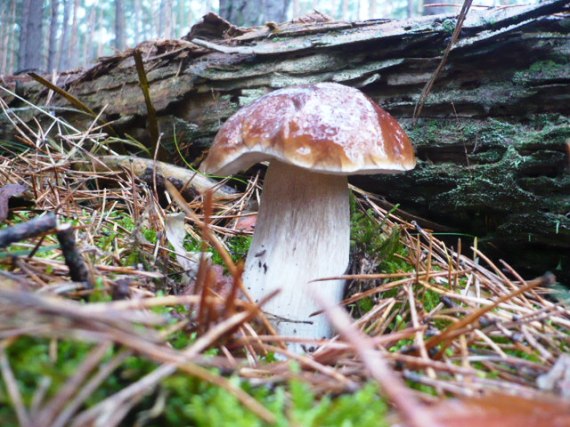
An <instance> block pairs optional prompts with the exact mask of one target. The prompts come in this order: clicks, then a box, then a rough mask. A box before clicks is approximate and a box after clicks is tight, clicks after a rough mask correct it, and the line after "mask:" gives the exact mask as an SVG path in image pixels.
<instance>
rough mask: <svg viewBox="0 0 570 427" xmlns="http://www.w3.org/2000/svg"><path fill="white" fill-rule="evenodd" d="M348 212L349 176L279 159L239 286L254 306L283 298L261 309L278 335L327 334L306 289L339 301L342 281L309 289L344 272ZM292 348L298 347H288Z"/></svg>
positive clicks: (328, 328) (269, 176)
mask: <svg viewBox="0 0 570 427" xmlns="http://www.w3.org/2000/svg"><path fill="white" fill-rule="evenodd" d="M349 250H350V209H349V200H348V185H347V178H346V176H342V175H326V174H321V173H314V172H310V171H308V170H306V169H301V168H299V167H296V166H291V165H287V164H284V163H281V162H279V161H277V160H273V161H271V163H270V166H269V169H268V171H267V174H266V177H265V182H264V187H263V196H262V201H261V208H260V211H259V215H258V218H257V223H256V226H255V234H254V237H253V242H252V245H251V248H250V251H249V254H248V256H247V260H246V265H245V272H244V283H245V285H246V286H247V288H248V290H249V292H250V293H251V295H252V297H253V298H254V299H255V300H259V299H260V298H261V297H263V296H265V295H267V294H269V293H270V292H272V291H273V290H275V289H279V290H280V293H279V294H278V295H277V296H275V297H274V298H273V299H272V300H270V301H269V302H268V303H267V304H266V305H265V306H264V311H265V312H266V313H268V314H270V315H272V317H273V320H274V322H273V323H274V325H275V326H276V328H277V331H278V333H279V334H280V335H283V336H287V337H300V338H309V339H321V338H328V337H330V336H331V334H332V328H331V325H330V323H329V322H328V320H327V319H326V317H325V315H324V314H319V315H316V316H311V314H313V313H315V312H316V311H318V310H319V309H320V307H319V306H318V305H317V304H316V302H315V301H314V300H313V298H312V296H311V295H312V293H311V291H310V290H309V289H308V288H309V287H312V288H313V290H312V291H313V292H318V293H319V295H320V296H321V297H323V298H325V299H327V300H328V301H330V302H333V303H335V304H336V303H338V302H339V301H341V299H342V294H343V290H344V281H343V280H327V281H322V282H314V283H310V282H311V281H312V280H314V279H318V278H322V277H328V276H339V275H342V274H344V273H345V271H346V269H347V266H348V258H349ZM290 348H291V349H292V350H295V351H299V350H301V349H302V348H303V347H302V346H300V345H295V344H293V345H292V346H290Z"/></svg>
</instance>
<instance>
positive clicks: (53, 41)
mask: <svg viewBox="0 0 570 427" xmlns="http://www.w3.org/2000/svg"><path fill="white" fill-rule="evenodd" d="M58 9H59V0H51V16H50V22H49V42H48V44H49V46H48V65H47V70H48V72H50V73H51V72H52V71H54V70H55V69H56V61H57V57H56V56H57V27H58V25H57V17H58Z"/></svg>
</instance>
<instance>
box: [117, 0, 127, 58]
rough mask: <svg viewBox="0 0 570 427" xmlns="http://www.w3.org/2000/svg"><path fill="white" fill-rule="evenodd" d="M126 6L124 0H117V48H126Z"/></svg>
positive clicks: (120, 49)
mask: <svg viewBox="0 0 570 427" xmlns="http://www.w3.org/2000/svg"><path fill="white" fill-rule="evenodd" d="M125 46H126V42H125V6H124V5H123V0H115V49H117V51H119V52H121V51H123V50H125Z"/></svg>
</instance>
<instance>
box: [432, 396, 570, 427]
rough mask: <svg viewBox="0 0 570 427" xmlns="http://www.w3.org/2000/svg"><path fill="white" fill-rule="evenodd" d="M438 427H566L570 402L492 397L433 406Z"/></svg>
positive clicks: (569, 419) (453, 401)
mask: <svg viewBox="0 0 570 427" xmlns="http://www.w3.org/2000/svg"><path fill="white" fill-rule="evenodd" d="M432 411H433V415H434V418H435V419H436V420H437V421H438V422H439V426H440V427H568V426H570V402H569V401H565V400H561V399H554V398H533V399H529V398H525V397H521V396H511V395H507V394H492V395H489V396H485V397H481V398H470V399H461V400H446V401H443V402H441V403H439V404H437V405H436V406H434V407H432Z"/></svg>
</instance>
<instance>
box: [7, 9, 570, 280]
mask: <svg viewBox="0 0 570 427" xmlns="http://www.w3.org/2000/svg"><path fill="white" fill-rule="evenodd" d="M569 8H570V7H569V6H568V2H567V1H562V0H560V1H555V2H551V3H544V4H539V5H534V6H530V7H510V8H506V9H505V8H503V9H499V10H489V11H482V12H480V11H471V12H470V13H469V15H468V17H467V20H466V22H465V25H464V27H463V30H462V37H461V38H460V40H459V42H458V43H457V44H456V46H455V47H454V48H453V49H452V50H451V52H450V55H449V58H448V61H447V64H446V66H445V67H444V68H443V70H442V73H441V75H440V76H439V78H438V80H437V82H436V84H435V86H434V88H433V90H432V92H431V94H430V95H429V97H428V98H427V102H426V104H425V107H424V109H423V113H422V118H421V119H420V120H418V121H417V123H416V124H415V125H414V124H413V120H412V115H413V111H414V107H415V105H416V102H417V101H418V100H419V97H420V94H421V92H422V88H423V87H424V85H425V84H426V82H427V81H428V79H429V78H430V77H431V75H432V73H433V70H434V69H435V68H436V66H437V64H438V63H439V61H440V60H441V52H442V51H443V49H444V48H445V46H446V45H447V43H448V42H449V36H450V32H451V31H452V30H453V25H450V24H453V23H454V22H455V19H456V18H455V16H448V17H446V18H445V19H442V18H441V17H437V18H430V17H422V18H419V19H417V20H416V21H414V22H413V24H410V22H409V21H404V22H397V21H385V20H378V19H376V20H372V21H368V22H364V23H352V24H351V23H342V22H322V21H321V22H305V23H291V24H280V25H277V26H275V27H271V28H270V27H267V26H264V27H260V28H257V29H254V30H252V31H248V32H244V31H242V30H240V29H237V28H235V27H232V26H230V25H229V24H227V23H223V22H221V20H218V21H216V20H215V19H214V18H211V19H210V20H208V21H207V22H206V20H205V21H204V23H202V24H201V25H200V26H198V27H196V28H194V29H193V31H192V32H191V33H190V35H189V36H188V37H189V38H190V39H191V40H192V42H189V41H186V40H183V41H171V42H164V41H162V42H157V43H155V44H152V43H147V44H145V45H141V46H140V47H141V49H145V54H144V55H143V57H144V58H147V59H146V64H145V68H146V69H147V70H150V71H149V72H148V78H149V82H150V85H151V86H150V94H151V98H152V101H153V104H154V107H155V109H156V111H157V115H158V118H159V124H160V127H161V132H163V134H164V136H163V138H162V143H163V144H164V145H165V146H167V147H168V146H169V141H172V139H173V136H174V135H176V138H177V142H178V143H179V144H180V145H181V146H182V148H183V149H184V150H185V153H186V157H187V158H196V157H197V156H199V155H200V154H201V152H202V150H203V149H205V148H206V147H207V146H208V144H209V143H210V142H211V140H212V138H213V136H214V135H215V133H216V131H217V130H218V128H219V126H220V124H221V123H223V121H224V120H225V119H226V118H227V117H228V116H230V115H231V114H232V113H233V112H234V111H235V110H236V109H237V108H239V106H240V105H244V104H247V103H249V102H251V101H252V100H253V99H255V98H257V97H259V96H260V95H262V94H264V93H266V92H267V91H268V90H272V89H276V88H280V87H285V86H289V85H295V84H302V83H309V82H319V81H336V82H339V83H344V84H347V85H350V86H354V87H358V88H360V89H361V90H363V91H364V92H365V93H366V94H367V95H369V96H370V97H371V98H373V99H374V100H376V101H377V102H379V103H380V104H381V105H382V106H383V107H384V108H386V109H387V110H388V111H389V112H391V113H392V114H393V115H394V116H395V117H397V118H398V119H399V120H400V122H401V123H402V124H403V126H404V127H405V128H406V129H407V130H408V131H409V133H410V135H411V137H412V140H413V141H414V143H415V145H416V149H417V155H418V158H419V162H418V166H417V168H416V169H415V170H414V171H412V172H410V173H406V174H402V175H394V176H381V175H379V176H374V177H359V178H354V179H353V182H354V183H357V184H359V185H361V186H364V187H365V188H366V189H368V190H370V191H372V192H375V193H377V194H380V195H383V196H385V197H386V198H387V199H388V200H389V201H390V202H393V203H399V204H400V208H401V209H403V210H404V211H409V212H410V213H412V214H414V215H416V216H418V217H420V218H424V219H429V220H431V221H435V222H439V223H440V224H445V227H440V228H437V229H438V230H440V231H447V232H449V231H450V230H449V229H451V231H452V232H461V233H469V234H471V235H476V236H478V237H479V242H480V243H479V244H480V245H483V244H488V246H487V247H486V248H487V249H488V248H496V249H497V250H498V251H500V253H499V255H500V256H502V257H505V258H506V259H507V260H508V261H509V262H511V263H512V264H514V265H515V266H516V267H518V268H521V267H525V268H528V269H529V271H531V273H533V274H538V273H542V272H544V271H545V270H547V269H550V270H553V272H554V273H555V274H557V275H558V276H559V278H562V279H563V280H565V281H566V282H568V283H570V218H569V216H568V212H570V171H569V161H568V141H570V67H568V57H569V54H570V36H569V33H570V14H568V10H569ZM205 27H208V28H207V30H208V31H206V30H205ZM216 28H217V31H216ZM198 35H199V36H198ZM207 37H209V39H207V40H205V38H207ZM65 79H66V82H67V83H66V85H65V88H66V90H68V91H69V92H70V93H72V94H74V95H75V96H76V97H78V98H79V99H81V100H82V101H83V102H84V103H86V104H87V105H89V106H90V107H91V108H92V109H93V110H95V111H101V110H102V109H103V108H105V115H104V118H105V119H106V120H112V119H114V120H116V119H117V118H120V121H118V122H117V124H116V130H118V131H119V132H126V133H128V134H129V135H131V136H134V137H136V138H138V139H139V140H141V141H145V140H148V134H147V133H146V130H145V127H144V123H145V120H142V119H141V118H144V117H145V115H146V107H145V103H144V100H143V98H142V93H141V90H140V87H139V85H138V78H137V73H136V70H135V69H134V67H133V65H132V57H131V56H130V54H129V52H128V51H127V52H125V53H124V55H123V56H118V57H115V58H111V59H107V60H104V61H103V62H101V63H100V64H99V65H98V66H96V67H94V68H92V69H90V70H89V71H87V72H85V73H84V74H79V75H76V76H74V77H72V76H69V75H68V76H65ZM19 82H20V83H19V88H20V93H23V94H25V95H26V96H27V97H28V98H29V99H30V100H31V101H33V102H35V103H37V104H39V105H42V104H43V103H44V101H45V98H44V96H45V95H44V94H45V91H44V90H43V88H41V87H39V86H38V85H37V84H36V83H31V82H28V81H26V80H22V79H20V80H19ZM12 84H14V85H15V83H12ZM119 93H120V95H119ZM6 99H7V102H8V103H9V104H10V107H17V106H19V104H18V101H17V100H16V99H11V98H9V97H7V98H6ZM54 102H55V104H54V105H53V106H54V107H57V106H61V107H63V106H67V102H66V101H65V100H64V99H61V98H59V97H57V98H55V99H54ZM339 108H342V106H340V107H339ZM347 113H349V112H347ZM22 114H24V113H22ZM29 114H32V113H31V112H30V113H29ZM62 114H64V116H65V118H67V119H68V120H71V121H72V122H73V123H74V125H75V126H76V127H80V126H81V125H82V124H83V127H84V128H87V127H88V126H89V125H90V124H91V119H90V118H87V117H85V116H84V115H73V113H71V112H65V113H63V112H62ZM0 120H1V118H0ZM0 129H2V126H1V123H0ZM1 132H2V131H1V130H0V134H1ZM0 136H2V135H0ZM171 150H172V152H173V153H174V152H175V150H174V148H172V147H171ZM173 158H175V157H173ZM431 226H432V227H434V225H433V224H432V225H431ZM453 239H454V240H456V239H457V235H453ZM468 246H469V245H468V244H465V242H464V244H463V247H464V248H465V247H468Z"/></svg>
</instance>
